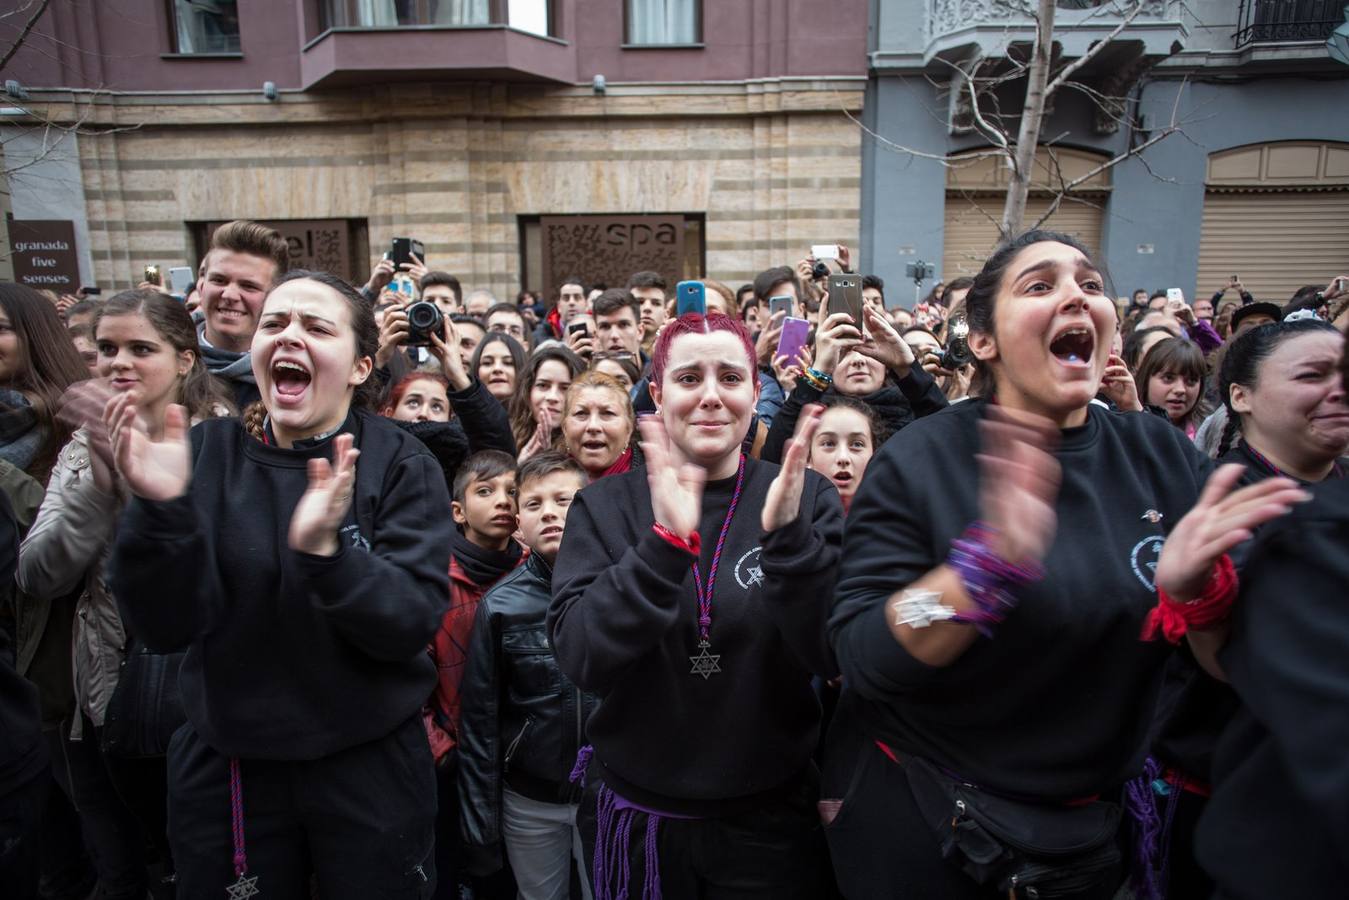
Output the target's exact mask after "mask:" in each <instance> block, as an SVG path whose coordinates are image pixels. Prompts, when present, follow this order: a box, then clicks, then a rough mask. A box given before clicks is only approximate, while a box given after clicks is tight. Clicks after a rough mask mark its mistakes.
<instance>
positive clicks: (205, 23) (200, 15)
mask: <svg viewBox="0 0 1349 900" xmlns="http://www.w3.org/2000/svg"><path fill="white" fill-rule="evenodd" d="M169 11H170V13H171V15H172V16H173V39H174V40H173V44H174V47H173V51H174V52H175V53H185V54H187V53H238V52H239V4H238V3H237V2H236V0H170V4H169Z"/></svg>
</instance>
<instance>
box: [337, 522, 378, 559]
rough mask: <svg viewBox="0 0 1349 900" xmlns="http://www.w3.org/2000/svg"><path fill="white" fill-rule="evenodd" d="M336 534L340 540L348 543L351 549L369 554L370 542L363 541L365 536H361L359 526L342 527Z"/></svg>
mask: <svg viewBox="0 0 1349 900" xmlns="http://www.w3.org/2000/svg"><path fill="white" fill-rule="evenodd" d="M337 533H338V535H339V536H340V537H341V539H342V540H344V541H347V542H348V546H350V547H351V549H353V550H364V551H365V552H366V553H369V552H370V542H369V541H367V540H366V539H365V535H363V534H361V526H359V525H344V526H342V527H341V528H339V529H338V531H337Z"/></svg>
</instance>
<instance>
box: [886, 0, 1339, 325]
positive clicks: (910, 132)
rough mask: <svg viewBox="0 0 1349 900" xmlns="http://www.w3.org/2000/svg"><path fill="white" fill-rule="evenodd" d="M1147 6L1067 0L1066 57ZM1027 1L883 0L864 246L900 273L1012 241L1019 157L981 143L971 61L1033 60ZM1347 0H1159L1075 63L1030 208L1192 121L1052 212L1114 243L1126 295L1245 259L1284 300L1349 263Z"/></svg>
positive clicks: (951, 263)
mask: <svg viewBox="0 0 1349 900" xmlns="http://www.w3.org/2000/svg"><path fill="white" fill-rule="evenodd" d="M1133 5H1134V4H1133V2H1132V0H1123V2H1121V3H1119V4H1113V5H1112V4H1111V3H1109V2H1105V3H1102V2H1097V0H1060V2H1059V3H1058V6H1057V9H1056V16H1057V26H1056V28H1055V36H1054V39H1055V45H1056V46H1055V53H1056V64H1063V63H1070V62H1072V61H1074V60H1076V59H1080V58H1081V57H1082V56H1083V55H1084V54H1085V53H1086V52H1087V50H1088V48H1089V47H1091V46H1092V45H1093V44H1094V43H1096V42H1098V41H1102V40H1105V39H1108V38H1110V37H1111V35H1112V32H1114V31H1115V29H1116V27H1117V26H1118V25H1120V24H1121V15H1122V12H1121V10H1122V9H1123V8H1127V7H1130V6H1133ZM1018 6H1019V5H1018V3H1016V2H1006V0H875V2H873V3H872V6H871V26H870V78H869V80H868V85H867V96H866V101H865V104H864V113H863V121H864V123H865V124H866V126H867V128H868V130H869V132H870V133H869V134H868V135H867V136H866V137H865V138H864V140H863V144H862V160H863V162H862V182H863V190H862V203H861V205H862V234H863V244H862V250H863V255H864V257H865V258H867V259H870V260H874V268H876V270H877V271H878V273H879V274H881V275H883V276H886V278H887V281H891V280H893V281H894V282H896V283H904V281H905V277H904V276H905V266H906V263H909V262H914V261H916V260H918V259H922V260H925V261H927V262H931V263H935V267H936V271H937V277H938V278H946V279H950V278H953V277H956V276H958V275H961V274H970V273H972V272H974V271H977V270H978V267H979V264H980V262H981V260H982V259H983V258H984V257H985V256H986V255H987V253H988V252H989V250H990V249H991V247H992V245H993V244H994V243H995V242H996V240H997V238H998V228H997V224H996V223H997V220H999V219H1000V217H1001V211H1002V206H1003V199H1004V197H1005V191H1006V167H1005V165H1001V164H999V161H998V160H996V159H994V158H982V159H971V158H970V154H971V153H977V152H978V151H980V150H985V149H987V148H988V147H989V139H988V138H985V137H981V131H980V129H979V128H978V127H976V125H977V123H973V122H972V119H973V110H972V109H971V105H970V103H969V102H968V91H966V90H962V86H963V87H968V84H967V83H966V82H962V78H964V77H965V74H966V73H969V72H976V73H989V72H992V73H994V74H996V73H998V72H999V71H1006V70H1007V69H1008V68H1009V63H1008V60H1010V59H1019V58H1024V57H1025V54H1026V53H1027V50H1028V48H1029V46H1030V43H1031V42H1032V40H1033V37H1034V29H1033V27H1032V23H1031V19H1030V18H1029V16H1028V15H1027V14H1026V12H1025V11H1024V9H1020V10H1019V9H1018ZM1029 6H1030V7H1031V8H1033V7H1034V3H1030V4H1029ZM1344 7H1345V4H1344V3H1343V0H1193V2H1186V3H1182V2H1178V0H1144V2H1143V6H1142V9H1141V10H1140V11H1139V13H1138V14H1137V16H1136V17H1135V18H1134V19H1132V21H1130V22H1129V23H1128V24H1127V26H1126V27H1124V28H1123V30H1122V31H1120V32H1119V34H1118V35H1115V36H1114V37H1113V39H1110V40H1109V43H1108V45H1107V46H1106V47H1105V48H1104V49H1103V50H1102V51H1101V52H1100V53H1099V54H1098V55H1096V57H1095V58H1094V59H1092V60H1091V61H1089V62H1088V63H1086V64H1085V65H1084V66H1083V67H1082V68H1081V70H1080V71H1079V80H1080V81H1081V82H1082V83H1083V85H1084V86H1085V89H1065V90H1061V91H1060V92H1058V94H1057V95H1056V99H1055V101H1054V103H1053V106H1052V109H1051V110H1050V111H1049V114H1048V116H1047V118H1046V120H1045V124H1044V127H1043V128H1042V130H1041V145H1040V148H1039V150H1038V152H1037V166H1036V178H1035V180H1034V186H1033V190H1032V192H1031V195H1030V198H1029V200H1028V203H1027V214H1026V218H1025V220H1024V222H1025V224H1027V225H1029V224H1031V223H1033V222H1035V221H1036V220H1037V219H1038V218H1040V216H1041V215H1042V214H1044V213H1045V212H1046V211H1048V209H1049V207H1050V203H1051V201H1052V200H1053V198H1054V196H1055V195H1056V193H1057V192H1058V186H1060V185H1062V184H1064V183H1066V182H1069V181H1073V180H1074V179H1075V178H1076V177H1078V176H1085V175H1088V174H1090V173H1091V172H1092V171H1093V170H1094V169H1096V168H1097V167H1098V166H1099V165H1100V164H1101V163H1103V162H1106V161H1108V160H1111V159H1113V158H1115V157H1118V156H1120V155H1121V154H1124V153H1127V152H1128V151H1129V149H1130V148H1136V147H1139V146H1140V145H1141V144H1143V143H1144V142H1146V141H1147V140H1148V139H1149V138H1150V137H1151V136H1153V135H1154V134H1156V133H1157V132H1158V131H1159V130H1160V129H1163V128H1166V127H1168V126H1169V125H1170V124H1171V123H1172V121H1173V120H1174V121H1176V122H1177V123H1179V124H1180V127H1181V131H1180V132H1179V133H1174V134H1171V135H1169V136H1167V137H1165V138H1164V139H1162V140H1160V141H1158V142H1157V143H1155V144H1153V145H1151V146H1149V147H1148V148H1147V149H1146V150H1144V151H1143V152H1142V153H1141V155H1139V156H1137V157H1134V158H1130V159H1126V160H1125V161H1123V162H1121V163H1120V164H1119V165H1116V166H1114V167H1112V168H1109V169H1108V170H1106V171H1104V172H1101V173H1099V174H1098V175H1096V176H1095V177H1092V178H1089V179H1087V180H1086V181H1084V182H1083V183H1082V184H1081V185H1080V186H1079V187H1078V188H1077V189H1076V190H1075V191H1074V193H1073V194H1071V195H1069V198H1068V200H1067V201H1065V202H1064V203H1063V204H1062V205H1061V206H1060V207H1059V209H1058V211H1057V212H1056V213H1055V214H1054V215H1053V216H1052V217H1051V218H1050V219H1049V220H1048V223H1047V224H1048V225H1049V226H1050V227H1057V228H1059V229H1061V230H1066V231H1069V232H1071V233H1074V234H1076V235H1078V236H1080V237H1081V238H1082V239H1083V240H1084V241H1085V242H1086V243H1087V244H1088V245H1090V246H1091V247H1092V248H1093V250H1097V251H1100V254H1101V257H1102V259H1103V260H1104V262H1105V264H1106V265H1107V267H1108V268H1109V270H1110V274H1111V276H1112V282H1113V284H1114V287H1115V289H1116V291H1117V293H1119V294H1121V295H1123V294H1127V293H1129V292H1130V291H1132V290H1134V289H1136V288H1147V289H1149V290H1157V289H1162V288H1167V287H1180V288H1183V289H1184V290H1185V293H1186V295H1187V296H1189V297H1193V296H1196V295H1197V294H1201V293H1202V294H1208V293H1212V292H1213V291H1215V290H1217V289H1218V288H1220V287H1222V286H1223V285H1224V284H1226V283H1227V282H1228V280H1229V279H1230V278H1231V277H1232V276H1233V275H1236V276H1239V277H1240V278H1241V280H1242V281H1243V283H1244V284H1245V285H1246V287H1247V288H1248V289H1250V290H1251V291H1252V292H1253V293H1255V294H1256V296H1257V297H1262V298H1269V299H1275V300H1280V301H1282V300H1286V299H1287V298H1288V297H1289V296H1290V295H1291V294H1292V293H1293V290H1294V289H1295V288H1296V287H1298V286H1300V285H1302V284H1307V283H1314V282H1320V283H1325V282H1326V281H1328V280H1329V278H1330V277H1331V276H1333V275H1335V274H1337V273H1344V272H1345V271H1349V116H1346V115H1345V110H1346V108H1347V105H1349V66H1345V65H1342V64H1340V63H1338V62H1336V61H1334V60H1333V59H1332V58H1331V57H1330V55H1329V54H1328V53H1327V48H1326V39H1327V36H1328V35H1329V34H1330V32H1331V30H1333V29H1334V28H1335V27H1336V26H1338V25H1341V24H1343V23H1344V21H1345V15H1344V12H1343V10H1344ZM976 66H978V68H976ZM1024 85H1025V81H1024V79H1022V80H1020V81H1016V82H1012V83H1010V84H1008V85H1006V86H1005V88H1004V89H1002V90H999V91H997V103H996V104H990V106H991V107H992V108H993V109H996V110H997V111H1000V112H1001V113H1003V115H1004V116H1005V117H1007V118H1006V120H1005V121H1010V122H1011V123H1012V128H1011V130H1012V134H1013V135H1015V133H1016V129H1015V124H1016V121H1017V116H1018V114H1019V112H1020V108H1021V103H1022V97H1024V92H1025V87H1024ZM1101 97H1111V98H1120V102H1118V103H1114V104H1111V103H1101V102H1098V101H1099V99H1100V98H1101ZM896 145H898V146H899V147H903V148H906V149H907V150H911V151H919V152H920V153H922V154H927V155H928V156H919V155H916V154H913V153H908V152H904V151H902V150H899V149H897V147H896ZM962 154H963V155H964V156H965V157H966V159H964V160H962V159H961V157H962ZM929 156H930V157H936V158H935V159H933V158H929ZM943 160H946V161H947V162H943ZM952 160H954V164H952V163H951V161H952ZM928 284H929V285H930V282H928ZM909 289H910V290H911V289H912V288H909Z"/></svg>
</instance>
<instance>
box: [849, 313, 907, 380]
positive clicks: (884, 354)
mask: <svg viewBox="0 0 1349 900" xmlns="http://www.w3.org/2000/svg"><path fill="white" fill-rule="evenodd" d="M862 315H863V317H865V318H866V320H867V321H866V324H867V332H868V333H869V335H870V336H869V337H868V338H867V339H866V340H865V341H863V342H862V343H860V344H858V345H857V346H856V348H855V349H856V350H857V352H858V353H860V354H862V355H863V356H869V357H871V358H872V359H874V360H876V361H877V362H879V363H881V364H882V365H883V366H885V367H886V368H887V369H889V370H890V371H891V372H893V373H894V374H895V377H896V378H904V377H905V376H907V375H908V374H909V369H910V367H912V366H913V364H914V363H915V362H916V361H917V360H916V358H915V357H914V355H913V348H912V347H910V346H909V345H908V344H907V343H905V342H904V340H903V338H901V337H900V336H899V332H898V331H896V330H895V326H893V325H891V324H890V322H889V321H888V320H887V319H886V318H885V316H883V315H882V314H881V313H880V312H878V311H877V310H876V308H875V307H874V306H864V307H863V308H862Z"/></svg>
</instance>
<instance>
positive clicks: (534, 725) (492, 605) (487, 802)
mask: <svg viewBox="0 0 1349 900" xmlns="http://www.w3.org/2000/svg"><path fill="white" fill-rule="evenodd" d="M518 477H519V506H520V534H521V536H522V538H523V540H524V542H525V544H526V545H527V546H528V547H529V557H528V559H527V560H526V561H525V564H524V565H522V566H521V567H520V568H518V569H516V570H515V571H514V572H512V573H511V574H510V575H508V576H506V577H505V578H504V579H502V580H501V582H500V583H499V584H497V586H496V587H494V588H492V590H490V591H488V593H487V596H486V597H484V598H483V601H482V604H481V605H480V606H479V607H478V619H477V623H476V624H475V625H474V628H473V636H472V639H471V642H470V645H469V651H468V663H467V666H466V667H465V673H464V680H463V684H462V694H463V728H462V729H461V730H460V735H461V741H460V745H459V809H460V814H461V826H462V835H463V841H464V845H465V851H466V856H467V859H468V864H469V870H470V871H471V872H472V873H473V874H475V875H485V874H488V873H490V872H493V871H495V870H497V869H499V868H501V866H502V849H503V845H504V849H505V855H506V856H507V857H508V858H509V860H510V864H511V869H512V871H513V873H514V875H515V881H516V885H517V886H518V889H519V897H521V898H522V900H566V898H567V897H568V891H569V884H570V872H571V865H570V864H571V861H572V859H575V861H576V865H577V871H578V872H579V873H581V883H582V885H583V886H584V894H585V897H586V898H587V900H589V898H590V885H589V879H588V878H586V871H587V868H588V867H587V865H586V861H585V859H584V858H583V853H582V850H581V836H580V832H578V831H577V829H576V810H577V802H578V801H579V799H580V790H579V788H575V787H573V786H572V785H571V783H570V781H569V775H570V773H571V768H572V763H573V761H574V760H575V759H576V753H577V750H579V749H580V747H581V745H582V744H584V743H585V722H586V719H587V718H588V717H589V715H590V712H591V710H592V709H593V708H594V706H595V704H596V703H597V702H598V701H597V700H596V698H594V697H592V696H590V695H588V694H583V693H582V692H581V691H580V690H578V689H577V688H576V687H575V686H574V685H573V684H572V683H571V682H570V681H569V680H568V679H567V677H566V676H565V675H563V674H562V672H561V670H559V669H558V666H557V661H556V660H555V659H554V657H553V654H552V650H551V648H550V647H549V645H548V632H547V628H546V626H545V622H544V620H545V618H546V617H547V613H548V604H549V601H550V600H551V598H552V580H553V563H554V562H555V561H556V559H557V553H558V548H559V547H561V546H562V533H563V526H564V525H565V523H566V520H567V510H568V509H569V508H570V507H571V502H572V497H573V496H575V494H576V492H577V491H578V490H580V489H581V487H582V486H583V485H584V484H585V483H586V475H585V471H584V470H583V469H582V468H581V467H580V465H578V464H577V463H576V461H575V460H573V459H571V458H570V457H569V456H567V455H566V454H564V453H559V452H556V451H547V452H544V453H540V454H538V455H536V456H533V457H531V458H530V459H529V460H528V461H526V462H525V463H524V464H523V465H521V466H520V472H519V476H518Z"/></svg>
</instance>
